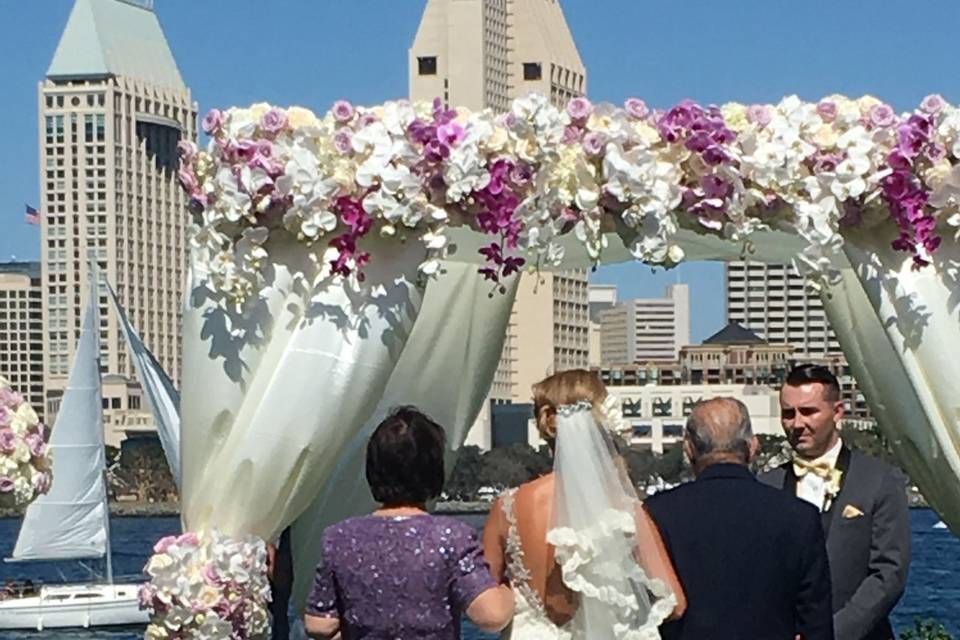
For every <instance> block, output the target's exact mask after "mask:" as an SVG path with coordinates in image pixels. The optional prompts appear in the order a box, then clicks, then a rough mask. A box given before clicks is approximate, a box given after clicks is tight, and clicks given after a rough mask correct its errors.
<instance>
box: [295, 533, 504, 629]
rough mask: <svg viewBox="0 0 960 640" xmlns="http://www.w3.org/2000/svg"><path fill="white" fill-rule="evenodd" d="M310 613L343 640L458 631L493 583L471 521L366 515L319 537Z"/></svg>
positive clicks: (309, 604) (309, 606)
mask: <svg viewBox="0 0 960 640" xmlns="http://www.w3.org/2000/svg"><path fill="white" fill-rule="evenodd" d="M323 558H324V560H323V562H322V563H321V564H320V566H319V567H317V575H316V578H315V580H314V584H313V590H312V591H311V592H310V597H309V598H308V600H307V613H309V614H311V615H318V616H337V617H339V618H340V630H341V634H342V637H343V639H344V640H356V639H359V638H363V639H374V638H376V639H381V638H383V639H387V638H389V639H390V640H394V639H397V638H402V639H403V640H406V639H407V638H422V639H424V640H452V639H455V638H459V637H460V614H461V612H462V611H464V610H465V609H466V608H467V607H468V606H469V605H470V603H471V602H472V601H473V599H474V598H476V597H477V596H478V595H480V593H481V592H483V591H485V590H486V589H489V588H490V587H493V586H495V583H494V581H493V578H492V577H491V575H490V570H489V567H488V566H487V562H486V560H484V558H483V554H482V552H481V550H480V545H479V544H478V542H477V535H476V532H475V531H474V530H473V528H472V527H470V526H468V525H466V524H464V523H462V522H460V521H459V520H455V519H453V518H447V517H443V516H432V515H426V514H424V515H416V516H402V517H380V516H363V517H359V518H350V519H347V520H344V521H343V522H340V523H338V524H335V525H332V526H331V527H329V528H328V529H327V530H326V532H325V533H324V536H323Z"/></svg>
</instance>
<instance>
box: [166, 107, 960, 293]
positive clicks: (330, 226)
mask: <svg viewBox="0 0 960 640" xmlns="http://www.w3.org/2000/svg"><path fill="white" fill-rule="evenodd" d="M203 127H204V130H205V131H206V132H207V133H208V134H209V136H210V142H209V145H208V146H207V148H206V149H205V150H204V151H200V150H198V149H197V147H196V146H195V145H194V144H192V143H182V145H181V154H182V158H183V163H182V166H181V169H180V180H181V183H182V185H183V186H184V188H185V189H186V191H187V192H188V193H189V195H190V200H191V204H192V210H193V212H194V222H195V228H194V233H193V243H194V247H195V249H196V250H197V254H196V255H197V256H198V257H199V260H200V264H201V267H202V268H204V269H205V270H206V272H207V273H208V278H207V279H206V282H207V286H208V287H209V288H210V289H211V290H212V291H213V292H214V293H215V294H218V295H222V297H223V298H224V300H226V301H229V302H231V303H242V302H243V301H244V300H246V299H248V298H250V297H256V296H257V295H259V293H260V291H261V290H262V289H263V288H264V287H265V286H267V283H266V279H265V273H266V269H267V267H268V266H269V262H270V240H271V239H273V238H275V237H280V236H286V237H290V238H294V239H296V241H298V242H300V243H302V245H303V247H304V251H305V253H306V254H307V255H309V256H310V258H311V259H312V260H313V263H314V265H315V266H316V273H313V274H309V277H310V278H312V279H314V281H315V280H316V279H317V278H326V277H330V276H333V277H355V278H357V279H361V280H362V274H363V268H364V266H365V265H366V264H367V263H368V262H369V261H370V260H376V259H377V256H376V255H371V250H370V248H369V243H368V240H369V238H370V236H371V235H372V234H376V235H379V236H383V237H386V238H392V239H395V240H396V241H397V242H406V241H408V240H413V239H415V240H419V241H420V242H421V243H422V244H423V248H424V259H423V261H422V263H421V265H420V271H421V273H422V274H423V275H424V276H433V275H435V274H436V273H437V272H438V271H439V269H440V259H442V258H444V257H445V256H446V252H447V251H448V249H449V243H448V231H449V230H450V229H451V228H453V227H469V228H472V229H474V230H476V231H478V232H480V233H483V234H486V235H487V236H489V237H490V242H489V243H488V244H485V245H483V246H482V247H481V248H480V253H481V254H482V257H483V262H484V263H485V264H483V265H482V266H480V267H479V269H480V272H481V273H482V274H483V275H484V276H485V277H487V278H489V279H490V280H491V281H493V282H494V283H499V281H500V280H501V279H502V278H504V277H506V276H509V275H510V274H512V273H515V272H517V271H518V270H520V269H522V268H525V267H529V268H539V267H546V266H551V265H557V264H559V263H560V262H561V261H562V259H563V252H564V248H563V246H562V245H561V244H560V243H559V242H558V238H559V237H560V236H563V235H565V234H570V233H572V234H574V235H575V237H576V238H577V240H578V241H579V242H580V243H581V244H582V246H583V248H584V250H585V252H586V253H587V254H588V255H589V256H590V258H591V259H592V260H594V262H595V263H599V261H600V259H601V258H600V256H601V254H602V252H603V250H604V249H605V248H606V244H607V242H608V234H609V233H610V232H613V231H616V232H617V233H619V234H620V237H621V238H622V240H623V242H624V243H625V245H626V246H627V247H628V248H629V249H630V251H631V253H633V255H634V256H635V257H636V258H637V259H639V260H642V261H644V262H646V263H648V264H654V265H664V266H671V265H673V264H676V263H677V262H679V261H681V260H682V259H683V257H684V254H683V251H682V249H681V248H680V246H679V244H678V242H677V241H676V240H675V236H676V233H677V232H678V230H679V229H681V228H684V229H691V230H695V231H697V232H699V233H704V234H714V235H718V236H721V237H725V238H728V239H730V240H732V241H735V242H740V243H743V244H744V245H745V246H749V238H750V235H751V234H752V233H753V232H754V231H757V230H759V229H771V228H773V229H781V230H787V231H793V232H795V233H797V234H799V235H800V236H801V237H803V238H804V239H805V240H806V242H807V245H808V246H807V248H806V249H805V250H804V251H803V253H802V254H801V255H799V256H797V257H796V258H795V261H794V262H795V265H796V266H797V268H798V269H799V270H800V271H801V272H802V273H804V274H806V275H807V276H808V277H809V278H810V280H811V281H812V282H816V281H819V280H822V279H823V278H824V277H829V276H830V275H831V271H830V269H831V267H830V258H831V255H832V254H833V253H835V252H837V251H838V250H839V248H840V247H841V246H842V244H843V241H844V239H843V233H844V232H845V230H846V229H848V228H854V227H863V228H869V229H872V228H873V227H874V226H875V225H877V224H880V223H883V222H885V221H890V223H891V225H890V226H891V228H892V229H893V232H892V236H891V237H893V238H894V239H893V240H892V245H893V247H894V248H896V249H898V250H901V251H904V252H906V253H908V254H909V255H911V256H913V260H914V264H915V265H916V266H917V267H918V268H919V267H922V266H924V265H926V264H927V263H928V262H929V261H930V257H931V254H932V253H933V252H934V251H936V249H937V247H938V245H939V243H940V242H941V237H942V234H943V231H944V229H945V228H947V227H953V228H954V232H955V229H956V228H957V227H960V170H958V169H957V166H958V162H960V110H958V109H957V108H956V107H953V106H951V105H948V104H947V103H946V102H944V100H943V99H942V98H940V97H939V96H929V97H928V98H926V99H925V100H924V101H923V103H922V104H921V105H920V107H919V108H918V109H917V110H915V111H914V112H911V113H905V114H900V115H898V114H897V113H895V112H894V111H893V109H892V108H891V107H890V106H889V105H886V104H884V103H882V102H880V101H879V100H877V99H875V98H872V97H869V96H866V97H863V98H860V99H858V100H852V99H849V98H846V97H843V96H829V97H827V98H824V99H823V100H821V101H819V102H817V103H809V102H804V101H802V100H800V99H799V98H797V97H796V96H790V97H787V98H784V99H783V100H781V101H780V102H779V103H777V104H775V105H766V104H764V105H749V106H748V105H742V104H737V103H730V104H726V105H723V106H720V107H716V106H702V105H699V104H697V103H695V102H692V101H689V100H686V101H683V102H681V103H680V104H678V105H676V106H674V107H673V108H671V109H668V110H665V111H661V110H650V109H649V108H648V107H647V106H646V104H645V103H644V102H643V101H642V100H639V99H636V98H631V99H629V100H627V101H626V102H625V103H624V105H623V106H621V107H615V106H612V105H606V104H604V105H594V104H592V103H591V102H590V101H589V100H587V99H586V98H582V97H580V98H574V99H572V100H571V101H570V102H569V103H568V104H567V105H566V108H565V109H559V108H557V107H555V106H553V105H552V104H551V103H550V102H549V101H547V99H546V98H543V97H541V96H536V95H531V96H529V97H526V98H521V99H518V100H515V101H514V102H513V104H512V106H511V109H510V111H509V112H507V113H503V114H494V113H492V112H491V111H482V112H479V113H473V112H470V111H468V110H466V109H453V108H447V107H445V106H443V105H442V104H441V103H440V102H439V100H438V101H435V102H434V103H433V105H428V104H422V103H417V104H414V103H408V102H388V103H386V104H384V105H381V106H376V107H372V108H362V107H355V106H353V105H351V104H349V103H347V102H344V101H340V102H338V103H336V104H335V105H334V106H333V108H332V109H331V110H330V111H329V112H328V113H327V114H326V115H324V116H322V117H317V116H315V115H314V114H313V113H311V112H310V111H308V110H306V109H303V108H300V107H291V108H289V109H281V108H278V107H273V106H270V105H266V104H257V105H253V106H252V107H250V108H247V109H229V110H227V111H219V110H216V109H214V110H212V111H211V112H210V113H208V114H207V116H206V117H205V118H204V120H203ZM304 275H308V274H304Z"/></svg>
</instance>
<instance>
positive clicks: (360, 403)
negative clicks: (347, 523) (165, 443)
mask: <svg viewBox="0 0 960 640" xmlns="http://www.w3.org/2000/svg"><path fill="white" fill-rule="evenodd" d="M371 249H372V253H373V254H374V255H376V256H377V259H376V260H374V261H372V262H371V263H370V264H369V265H368V267H367V268H366V269H365V271H364V273H365V276H366V280H365V282H364V288H363V290H357V289H355V288H354V287H352V286H350V285H341V284H339V283H331V282H329V281H328V282H325V283H321V284H320V285H318V286H317V287H316V288H315V289H313V290H312V291H311V292H309V293H308V292H307V290H306V289H305V285H304V283H303V282H302V280H299V279H295V278H294V277H293V276H292V274H294V273H297V272H301V273H311V272H312V271H314V269H313V268H312V264H311V263H310V262H309V260H308V257H307V256H306V255H304V254H305V252H304V251H303V248H302V246H298V245H297V244H296V243H295V241H291V242H290V243H289V244H286V245H282V246H270V247H269V251H270V260H271V264H272V265H274V266H273V271H272V274H271V279H270V283H269V284H270V286H269V288H268V289H267V291H266V292H265V296H264V298H263V299H261V300H260V301H258V302H257V303H256V307H255V308H254V309H253V310H252V312H249V313H247V314H245V315H242V316H241V315H239V314H237V315H231V314H230V313H228V312H227V311H224V309H223V308H222V307H220V306H218V305H217V304H216V303H215V302H214V301H212V300H210V299H208V298H207V297H206V294H205V291H206V290H205V289H204V288H202V287H201V286H199V285H200V284H201V282H202V278H204V277H206V276H205V274H201V273H197V272H193V273H192V274H191V280H190V288H189V289H188V291H187V297H186V309H185V311H184V319H183V352H184V367H183V368H184V374H183V394H182V405H181V407H182V417H183V433H182V441H181V455H182V461H183V469H182V470H183V494H182V514H183V515H182V517H183V521H184V522H183V524H184V529H185V530H190V531H198V530H209V529H214V528H215V529H219V530H220V531H222V532H224V533H226V534H230V535H239V534H248V533H252V534H255V535H257V536H260V537H262V538H264V539H267V540H271V539H274V538H275V537H276V536H277V535H278V534H279V533H280V531H282V530H283V528H284V527H285V526H286V525H287V524H289V523H290V522H292V521H293V519H294V518H295V517H296V516H297V515H298V514H299V513H300V512H302V511H303V509H305V508H306V507H307V505H309V504H310V502H311V501H312V500H313V499H314V497H315V495H316V491H317V488H318V487H321V486H323V485H324V483H325V481H326V480H327V479H328V478H329V476H330V474H331V473H332V472H333V469H334V467H335V466H336V464H337V461H338V460H339V459H340V454H341V451H342V450H343V448H344V447H345V446H346V445H347V444H348V443H349V442H350V439H351V437H352V436H353V435H354V434H355V433H356V431H357V430H358V429H359V428H360V427H361V426H362V425H363V424H364V423H366V422H367V420H368V419H369V418H370V415H371V414H372V413H373V411H374V409H375V408H376V399H377V398H379V397H380V396H381V395H382V394H383V390H384V387H385V386H386V384H387V381H388V380H389V379H390V376H391V374H392V373H393V369H394V366H395V365H396V363H397V361H398V360H399V358H400V355H401V353H402V352H403V347H404V345H405V343H406V341H407V337H408V336H409V333H410V330H411V328H412V326H413V322H414V319H415V318H416V315H417V313H418V311H419V308H420V302H421V298H422V291H421V289H419V288H418V286H417V285H416V283H417V265H418V264H419V262H420V261H421V260H422V259H423V251H422V249H421V248H420V247H417V246H416V243H407V244H397V243H391V242H381V243H379V246H377V245H376V242H375V243H374V246H373V247H371Z"/></svg>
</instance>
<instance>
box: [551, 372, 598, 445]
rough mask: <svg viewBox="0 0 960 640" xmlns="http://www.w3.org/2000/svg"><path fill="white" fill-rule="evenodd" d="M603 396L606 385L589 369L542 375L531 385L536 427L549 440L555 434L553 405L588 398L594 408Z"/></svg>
mask: <svg viewBox="0 0 960 640" xmlns="http://www.w3.org/2000/svg"><path fill="white" fill-rule="evenodd" d="M606 397H607V388H606V387H605V386H603V383H602V382H601V381H600V376H598V375H597V374H596V373H594V372H593V371H587V370H586V369H569V370H567V371H561V372H559V373H555V374H553V375H552V376H550V377H548V378H544V379H543V380H541V381H540V382H538V383H536V384H535V385H533V412H534V416H535V417H536V420H537V430H538V431H540V435H541V436H543V438H544V439H545V440H548V441H550V442H553V441H554V440H556V438H557V407H562V406H563V405H567V404H576V403H578V402H589V403H590V404H592V405H593V408H594V411H595V412H596V410H597V409H598V408H599V407H600V406H601V405H602V403H603V400H604V398H606Z"/></svg>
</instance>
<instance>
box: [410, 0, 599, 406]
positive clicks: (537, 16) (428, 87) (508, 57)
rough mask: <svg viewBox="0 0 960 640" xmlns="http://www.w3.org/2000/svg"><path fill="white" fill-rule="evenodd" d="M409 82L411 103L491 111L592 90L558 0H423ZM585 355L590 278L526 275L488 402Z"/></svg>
mask: <svg viewBox="0 0 960 640" xmlns="http://www.w3.org/2000/svg"><path fill="white" fill-rule="evenodd" d="M409 77H410V97H411V99H413V100H425V101H430V100H433V99H434V98H438V97H439V98H441V99H442V100H443V101H444V103H446V104H448V105H453V106H459V107H467V108H469V109H473V110H480V109H486V108H489V109H493V110H494V111H505V110H506V109H508V108H509V105H510V101H511V100H512V99H514V98H517V97H521V96H525V95H527V94H529V93H532V92H536V93H540V94H542V95H545V96H548V97H549V98H550V99H551V101H553V103H554V104H556V105H557V106H559V107H562V106H564V105H566V102H567V101H568V100H569V99H570V98H572V97H574V96H578V95H582V94H583V93H584V92H585V91H586V84H587V79H586V69H585V68H584V66H583V63H582V62H581V60H580V55H579V53H577V48H576V45H575V44H574V41H573V36H572V35H571V34H570V29H569V28H568V27H567V23H566V20H565V19H564V17H563V11H562V10H561V9H560V4H559V3H558V2H557V1H556V0H525V1H523V2H517V1H515V0H427V3H426V7H425V8H424V11H423V15H422V17H421V19H420V26H419V28H418V29H417V35H416V37H415V39H414V42H413V46H412V47H411V48H410V52H409ZM588 359H589V318H588V307H587V278H586V273H585V272H584V271H582V270H577V271H567V272H562V273H543V274H540V275H534V274H524V275H523V276H522V277H521V280H520V287H519V292H518V294H517V300H516V302H515V303H514V306H513V312H512V314H511V318H510V326H509V329H508V332H507V336H506V342H505V343H504V348H503V352H502V354H501V360H500V366H499V368H498V370H497V372H496V375H495V377H494V382H493V386H492V388H491V398H492V399H494V401H498V402H527V401H529V399H530V386H531V385H532V384H533V383H534V382H536V381H538V380H540V379H541V378H543V377H544V376H546V375H548V374H550V373H552V372H554V371H559V370H562V369H569V368H572V367H585V366H587V364H588Z"/></svg>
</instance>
